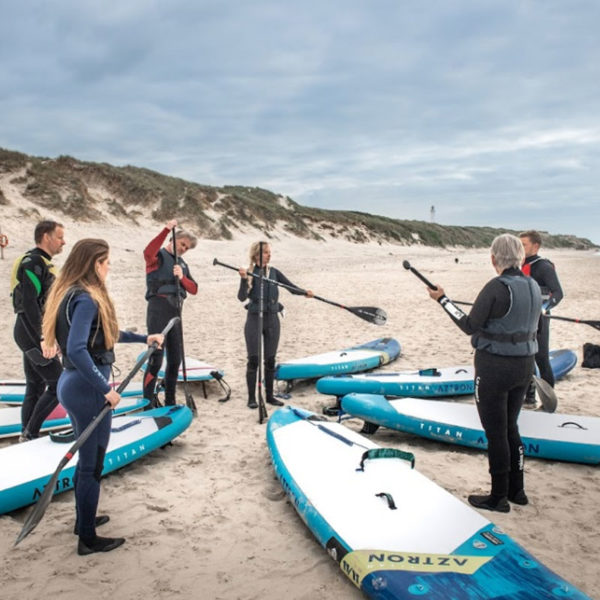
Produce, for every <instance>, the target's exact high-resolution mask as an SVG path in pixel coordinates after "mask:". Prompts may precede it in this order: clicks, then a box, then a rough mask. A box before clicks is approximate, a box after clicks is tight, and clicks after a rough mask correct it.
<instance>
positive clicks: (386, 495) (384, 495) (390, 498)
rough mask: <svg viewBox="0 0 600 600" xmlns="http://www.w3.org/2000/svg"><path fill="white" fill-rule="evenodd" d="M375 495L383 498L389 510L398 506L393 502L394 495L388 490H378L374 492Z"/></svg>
mask: <svg viewBox="0 0 600 600" xmlns="http://www.w3.org/2000/svg"><path fill="white" fill-rule="evenodd" d="M375 496H377V498H385V499H386V500H387V503H388V507H389V509H390V510H396V509H397V508H398V507H397V506H396V503H395V502H394V497H393V496H392V495H391V494H389V493H388V492H379V494H375Z"/></svg>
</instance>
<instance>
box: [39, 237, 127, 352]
mask: <svg viewBox="0 0 600 600" xmlns="http://www.w3.org/2000/svg"><path fill="white" fill-rule="evenodd" d="M108 252H109V246H108V243H107V242H106V241H105V240H100V239H93V238H85V239H83V240H79V241H78V242H76V243H75V245H74V246H73V248H72V249H71V252H70V253H69V256H67V260H66V261H65V264H64V265H63V267H62V269H61V270H60V271H59V273H58V276H57V277H56V279H55V280H54V282H53V284H52V286H51V287H50V291H49V293H48V299H47V300H46V305H45V309H44V318H43V321H42V332H43V335H44V339H45V340H46V342H47V343H48V344H49V345H52V344H54V342H55V340H56V321H57V320H58V313H59V310H60V305H61V302H62V301H63V298H64V297H65V295H66V294H67V293H68V292H69V290H71V289H72V288H74V287H77V288H81V289H83V290H85V291H86V292H88V294H89V295H90V296H91V297H92V300H93V301H94V302H95V303H96V305H97V306H98V316H99V319H100V323H101V324H102V331H103V332H104V339H105V341H106V348H107V349H108V350H110V349H112V347H113V346H114V345H115V343H116V342H117V340H118V339H119V324H118V322H117V316H116V311H115V307H114V304H113V302H112V300H111V298H110V296H109V295H108V290H107V289H106V285H105V284H104V282H103V281H102V280H101V279H100V277H98V272H97V271H96V264H97V263H99V262H100V263H103V262H105V261H106V260H108Z"/></svg>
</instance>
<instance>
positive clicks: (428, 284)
mask: <svg viewBox="0 0 600 600" xmlns="http://www.w3.org/2000/svg"><path fill="white" fill-rule="evenodd" d="M402 266H403V267H404V268H405V269H408V270H409V271H410V272H411V273H413V274H414V275H416V276H417V277H418V278H419V279H420V280H421V281H422V282H423V283H424V284H425V285H426V286H427V287H428V288H430V289H432V290H437V286H435V285H433V283H431V281H429V279H427V277H425V275H422V274H421V273H419V271H417V269H415V268H414V267H413V266H412V265H411V264H410V263H409V262H408V261H407V260H405V261H403V262H402Z"/></svg>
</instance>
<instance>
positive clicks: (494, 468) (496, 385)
mask: <svg viewBox="0 0 600 600" xmlns="http://www.w3.org/2000/svg"><path fill="white" fill-rule="evenodd" d="M439 302H440V304H442V306H443V307H444V309H445V310H446V312H447V313H448V314H449V315H450V317H451V318H452V319H453V321H454V322H455V323H456V324H457V325H458V327H460V329H462V331H464V332H465V333H467V334H470V335H472V338H471V343H472V345H473V347H474V348H475V400H476V404H477V411H478V413H479V418H480V420H481V424H482V426H483V429H484V431H485V434H486V436H487V440H488V461H489V470H490V474H491V476H492V495H493V496H494V497H498V498H505V497H506V496H508V497H509V498H511V497H514V495H515V494H517V493H519V492H520V491H522V490H523V444H522V442H521V437H520V435H519V427H518V424H517V419H518V416H519V412H520V410H521V406H522V404H523V398H524V396H525V392H526V390H527V388H528V386H529V382H530V381H531V375H532V373H533V366H534V364H533V363H534V355H535V353H536V351H537V342H536V341H535V337H536V330H537V323H538V319H539V314H540V311H541V305H542V298H541V294H540V290H539V287H538V285H537V284H536V283H535V281H533V280H532V279H530V278H528V277H525V276H524V275H523V273H522V272H521V271H520V270H519V269H515V268H511V269H506V270H505V271H504V272H503V273H502V275H501V276H500V277H496V278H494V279H492V280H491V281H489V282H488V283H487V284H486V285H485V286H484V288H483V289H482V290H481V292H480V293H479V295H478V297H477V299H476V300H475V303H474V304H473V308H472V309H471V312H470V313H469V314H468V315H466V314H465V313H464V312H463V311H462V310H461V309H460V308H458V307H457V306H456V305H454V304H453V303H452V301H451V300H449V299H448V298H447V297H446V296H442V297H441V298H440V299H439Z"/></svg>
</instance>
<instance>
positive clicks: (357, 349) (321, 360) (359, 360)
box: [275, 338, 400, 380]
mask: <svg viewBox="0 0 600 600" xmlns="http://www.w3.org/2000/svg"><path fill="white" fill-rule="evenodd" d="M399 354H400V344H399V343H398V342H397V341H396V340H395V339H393V338H378V339H376V340H373V341H372V342H367V343H366V344H360V345H359V346H353V347H352V348H346V349H345V350H338V351H335V352H326V353H324V354H316V355H314V356H307V357H305V358H296V359H293V360H288V361H286V362H282V363H279V364H278V365H277V367H276V369H275V379H280V380H292V379H316V378H317V377H323V376H325V375H333V374H336V373H359V372H361V371H368V370H370V369H375V368H377V367H380V366H382V365H386V364H388V363H389V362H391V361H392V360H394V359H396V358H397V357H398V355H399Z"/></svg>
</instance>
